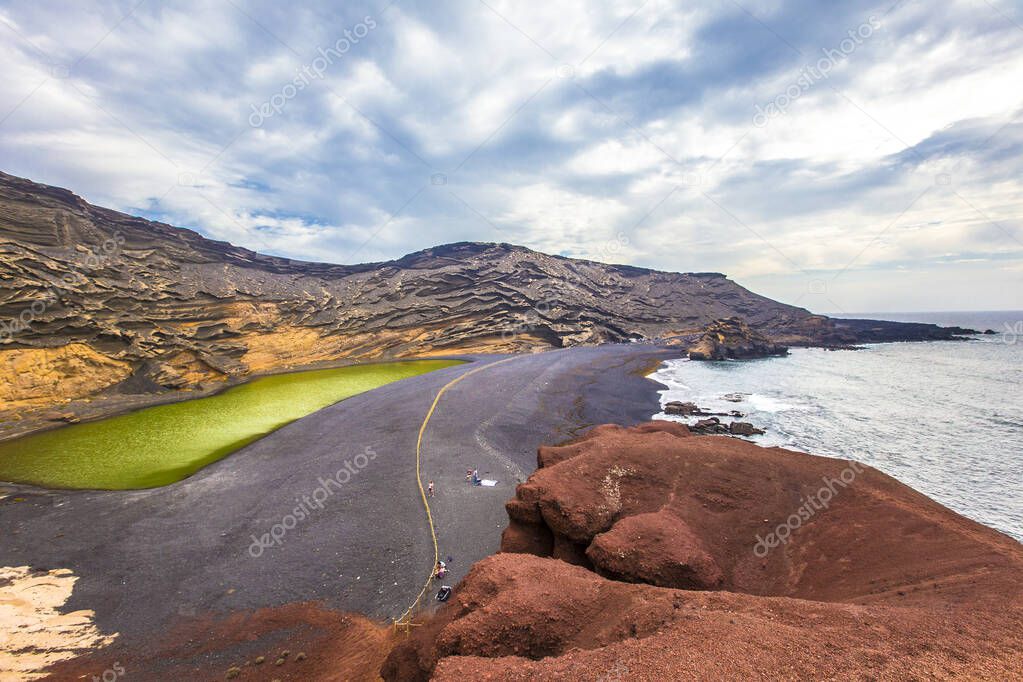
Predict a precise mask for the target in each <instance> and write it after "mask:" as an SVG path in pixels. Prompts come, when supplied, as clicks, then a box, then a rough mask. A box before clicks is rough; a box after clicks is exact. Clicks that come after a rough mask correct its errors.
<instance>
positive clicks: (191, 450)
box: [0, 360, 460, 490]
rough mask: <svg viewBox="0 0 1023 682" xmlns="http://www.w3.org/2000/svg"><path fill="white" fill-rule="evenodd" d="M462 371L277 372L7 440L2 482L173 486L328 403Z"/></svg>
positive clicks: (376, 367)
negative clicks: (210, 392)
mask: <svg viewBox="0 0 1023 682" xmlns="http://www.w3.org/2000/svg"><path fill="white" fill-rule="evenodd" d="M457 364H460V363H459V361H457V360H416V361H411V362H393V363H381V364H372V365H355V366H351V367H341V368H339V369H324V370H313V371H308V372H295V373H293V374H278V375H274V376H268V377H262V378H259V379H254V380H252V381H250V382H248V383H245V384H242V385H239V386H234V387H232V388H229V389H227V390H226V391H224V392H222V393H218V394H217V395H214V396H210V397H208V398H197V399H195V400H188V401H185V402H180V403H172V404H169V405H159V406H156V407H149V408H145V409H142V410H139V411H137V412H131V413H129V414H124V415H121V416H118V417H110V418H108V419H103V420H100V421H95V422H85V423H82V424H74V425H72V426H65V427H63V428H60V429H55V430H53V431H45V432H43V433H38V434H35V435H30V436H25V437H24V438H18V439H16V440H12V441H8V442H6V443H0V481H11V482H14V483H31V484H34V485H39V486H43V487H47V488H100V489H109V490H124V489H130V488H153V487H156V486H161V485H167V484H168V483H173V482H174V481H179V480H181V479H183V478H185V477H186V476H190V475H191V474H193V473H195V472H196V471H198V470H199V469H201V468H203V467H204V466H206V465H207V464H211V463H212V462H215V461H217V460H218V459H220V458H222V457H224V456H226V455H227V454H229V453H231V452H234V451H235V450H237V449H239V448H241V447H243V446H245V445H248V444H249V443H251V442H253V441H255V440H258V439H259V438H261V437H263V436H265V435H267V434H268V433H270V432H271V431H274V430H276V429H279V428H280V427H282V426H284V425H285V424H288V423H290V422H292V421H295V420H296V419H298V418H300V417H303V416H305V415H307V414H310V413H312V412H315V411H316V410H319V409H321V408H323V407H326V406H327V405H331V404H333V403H336V402H338V401H339V400H343V399H345V398H348V397H351V396H353V395H356V394H357V393H363V392H364V391H368V390H370V389H373V388H377V387H378V386H383V385H384V384H388V383H390V382H392V381H397V380H399V379H404V378H407V377H411V376H416V375H419V374H425V373H426V372H431V371H433V370H436V369H441V368H443V367H450V366H452V365H457Z"/></svg>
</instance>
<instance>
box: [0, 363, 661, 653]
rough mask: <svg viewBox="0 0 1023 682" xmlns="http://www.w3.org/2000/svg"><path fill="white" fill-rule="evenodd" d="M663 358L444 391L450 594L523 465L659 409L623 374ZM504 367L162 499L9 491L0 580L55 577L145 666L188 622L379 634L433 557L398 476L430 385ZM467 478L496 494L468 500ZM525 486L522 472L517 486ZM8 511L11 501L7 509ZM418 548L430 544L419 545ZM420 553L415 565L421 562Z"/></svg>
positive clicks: (440, 526) (272, 445)
mask: <svg viewBox="0 0 1023 682" xmlns="http://www.w3.org/2000/svg"><path fill="white" fill-rule="evenodd" d="M676 356H677V352H676V351H673V350H670V349H664V348H662V347H657V346H652V345H642V344H626V345H617V346H603V347H594V348H577V349H566V350H557V351H549V352H546V353H537V354H529V355H520V356H514V359H513V360H512V361H510V362H508V363H505V364H503V365H502V366H500V367H494V368H492V369H491V370H486V371H481V372H479V373H477V374H475V375H474V376H472V377H469V378H467V379H466V381H464V382H461V383H460V384H458V385H457V386H456V387H454V388H453V389H452V390H451V391H449V392H448V393H447V394H445V396H444V398H443V399H442V401H441V402H440V404H439V406H438V409H437V413H436V414H435V415H434V417H433V419H432V420H431V422H430V427H429V429H428V430H427V432H426V434H425V437H424V442H423V446H424V462H423V470H424V478H428V479H432V480H436V482H437V497H436V498H435V499H434V500H431V506H433V507H434V515H435V519H436V522H437V532H438V539H439V540H440V546H441V553H442V555H444V556H445V557H447V556H449V555H450V556H452V557H453V559H454V561H452V562H451V563H450V564H449V566H450V571H451V580H453V581H457V580H458V579H460V578H461V577H462V576H463V575H464V574H465V573H466V572H467V571H468V569H469V567H470V566H471V565H472V564H473V563H474V562H475V561H477V560H479V559H482V558H484V557H486V556H489V555H490V554H492V553H493V552H495V551H496V550H497V549H498V546H499V543H500V532H501V530H502V529H503V527H504V525H505V522H506V517H505V512H504V503H505V502H506V501H507V499H509V498H510V497H512V495H513V491H514V487H515V485H516V484H517V483H518V482H519V478H520V477H521V478H524V477H525V475H527V474H528V472H531V471H532V470H533V469H534V468H535V466H536V454H535V453H536V448H537V447H538V446H539V445H540V444H542V443H546V442H559V441H563V440H566V439H568V438H571V437H572V436H573V435H574V434H577V433H579V432H582V431H584V430H586V429H587V428H589V427H590V426H592V425H594V424H600V423H605V422H608V421H612V420H614V421H624V422H629V421H631V422H633V423H638V422H640V421H645V420H646V419H647V418H648V417H649V415H650V414H652V412H653V411H654V410H655V409H656V408H657V394H656V385H655V384H653V383H652V382H650V381H649V380H647V379H645V378H643V377H642V376H639V375H638V374H637V373H636V371H637V369H639V368H642V367H643V366H645V365H648V364H649V363H650V362H651V360H652V359H653V358H667V357H676ZM501 357H509V356H487V357H480V358H478V362H472V363H466V364H464V365H458V366H455V367H449V368H446V369H440V370H437V371H435V372H431V373H428V374H425V375H420V376H417V377H412V378H410V379H407V380H403V381H400V382H396V383H393V384H388V385H385V386H383V387H380V388H378V389H375V390H373V391H369V392H367V393H363V394H359V395H356V396H353V397H351V398H349V399H347V400H344V401H342V402H340V403H337V404H335V405H332V406H331V407H328V408H325V409H323V410H320V411H319V412H315V413H313V414H311V415H308V416H306V417H304V418H302V419H299V420H297V421H295V422H292V423H291V424H289V425H287V426H285V427H283V428H281V429H279V430H278V431H276V432H274V433H273V434H271V435H269V436H267V437H266V438H263V439H261V440H259V441H257V442H255V443H252V444H250V445H248V446H246V447H245V448H242V449H241V450H238V451H236V452H234V453H232V454H231V455H229V456H227V457H226V458H224V459H222V460H220V461H218V462H215V463H213V464H211V465H210V466H208V467H206V468H204V469H202V470H201V471H199V472H197V473H196V474H194V475H193V476H191V477H189V478H186V479H184V480H182V481H179V482H177V483H173V484H171V485H168V486H164V487H162V488H154V489H148V490H138V491H52V490H42V489H34V488H31V487H27V486H10V488H11V490H10V494H9V495H8V497H7V498H6V499H3V500H0V509H2V514H3V518H4V521H5V528H6V529H8V530H9V531H10V533H9V536H8V537H7V538H5V542H4V543H3V546H2V547H0V566H31V567H34V568H37V567H46V568H49V569H58V568H59V569H67V570H70V571H71V573H72V574H73V575H74V576H75V577H77V583H76V584H75V590H74V593H73V594H72V595H71V597H70V599H69V600H68V602H67V605H66V608H68V609H72V610H76V611H77V610H92V611H94V612H95V620H94V622H95V625H96V627H97V628H98V629H99V631H100V632H101V633H103V634H105V635H106V634H112V633H119V635H118V639H117V644H116V645H115V647H124V649H121V648H117V649H116V650H117V651H122V650H124V651H131V650H132V648H133V647H137V648H140V649H139V652H140V653H139V655H142V654H143V653H145V652H146V651H148V652H152V651H153V647H155V646H157V645H159V643H160V638H161V637H162V636H163V635H162V634H161V633H165V632H167V631H169V630H171V629H173V628H175V627H178V626H182V627H184V626H186V625H187V624H188V623H194V622H196V619H200V618H220V617H227V616H229V615H230V614H232V613H240V612H251V611H254V610H259V609H265V608H274V609H276V608H280V607H285V606H287V605H289V604H295V603H298V602H309V601H319V602H322V603H323V605H324V606H325V607H327V608H330V609H337V610H340V611H345V612H356V613H362V614H366V615H367V616H369V617H370V618H371V619H380V620H386V619H389V618H392V617H395V616H397V615H399V614H400V613H401V612H402V611H403V610H404V609H405V608H406V607H407V606H408V604H409V603H410V602H411V601H412V599H413V598H414V596H415V594H416V593H418V591H419V590H420V589H421V586H422V578H423V576H424V575H425V573H426V572H427V571H428V570H429V567H430V565H431V562H432V558H433V549H432V545H429V534H428V530H427V528H426V527H425V520H424V518H423V513H422V505H421V501H420V500H419V498H418V494H416V495H413V494H411V491H415V490H417V488H416V483H415V471H414V468H412V462H413V460H412V459H410V457H413V456H414V452H415V440H416V430H417V429H418V428H419V425H420V423H421V421H422V418H423V415H425V414H426V411H427V409H428V407H429V403H430V401H432V400H433V397H434V394H435V392H436V391H437V390H438V388H439V387H440V386H442V385H443V384H445V383H447V382H448V381H450V380H451V379H452V378H454V377H456V376H458V375H459V374H461V373H463V372H466V371H467V370H468V369H469V368H476V367H480V366H482V365H483V364H487V363H490V362H493V361H495V360H497V359H500V358H501ZM367 447H369V448H372V449H373V451H374V452H376V453H377V457H376V458H375V459H373V460H372V461H370V462H369V463H368V465H367V466H364V467H361V468H360V467H359V466H358V464H359V462H356V464H355V465H354V466H353V467H352V468H353V469H354V470H355V471H356V473H355V474H353V475H348V476H347V477H346V478H347V480H344V483H343V484H339V483H332V484H329V488H330V491H331V495H330V497H329V499H328V500H327V501H326V502H325V503H324V504H323V507H322V509H316V510H314V513H312V514H309V515H308V516H307V518H306V519H304V520H302V521H301V523H300V524H299V525H298V526H297V527H296V528H294V529H292V530H289V531H288V532H287V534H286V535H285V536H284V537H283V538H282V541H281V542H280V544H279V545H277V544H275V545H274V546H273V547H269V548H267V550H266V551H265V552H264V553H262V554H261V556H259V557H254V556H251V555H250V553H249V552H248V548H249V547H250V545H251V544H252V542H253V540H252V539H251V538H252V537H253V536H255V537H257V538H258V537H260V536H262V535H263V534H264V533H267V532H268V531H269V530H270V528H271V527H272V526H273V525H274V524H279V523H281V519H282V517H284V516H286V515H287V514H289V512H290V511H291V509H292V508H293V507H295V506H297V504H298V503H297V502H296V499H300V498H301V497H302V496H303V495H309V496H310V498H312V497H313V496H314V495H316V493H315V491H316V489H317V488H318V487H319V486H320V485H321V481H328V478H329V477H330V476H332V475H333V472H335V471H340V470H341V469H343V468H344V466H345V462H346V461H348V462H354V461H355V457H356V456H357V455H358V453H360V452H363V451H364V449H365V448H367ZM466 466H478V468H479V470H480V472H481V474H486V475H488V476H490V477H492V478H495V479H497V480H498V481H499V483H498V485H497V486H496V487H494V488H474V487H471V486H466V484H465V482H464V471H465V468H466ZM520 472H521V473H520ZM18 500H20V501H18ZM428 545H429V546H428ZM427 550H428V551H427Z"/></svg>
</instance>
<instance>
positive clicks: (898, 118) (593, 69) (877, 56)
mask: <svg viewBox="0 0 1023 682" xmlns="http://www.w3.org/2000/svg"><path fill="white" fill-rule="evenodd" d="M294 5H301V7H296V6H294ZM340 5H343V6H340ZM601 5H602V6H601ZM832 5H833V6H832ZM0 71H2V73H3V75H4V77H3V78H2V79H0V170H4V171H6V172H9V173H13V174H15V175H20V176H25V177H29V178H31V179H33V180H36V181H39V182H44V183H48V184H54V185H59V186H63V187H67V188H69V189H72V190H74V191H75V192H76V193H78V194H80V195H82V196H84V197H85V198H87V199H88V200H90V201H92V202H93V203H97V204H101V205H105V206H110V207H113V208H117V209H120V210H123V211H127V212H131V213H136V214H140V215H144V216H146V217H149V218H154V219H159V220H164V221H166V222H169V223H172V224H176V225H182V226H185V227H191V228H193V229H196V230H198V231H200V232H202V233H203V234H205V235H207V236H209V237H213V238H216V239H224V240H228V241H231V242H233V243H236V244H239V245H242V246H246V247H249V248H252V249H256V250H259V251H263V252H268V253H274V254H278V255H285V256H290V257H294V258H302V259H311V260H322V261H331V262H362V261H369V260H383V259H388V258H394V257H397V256H400V255H403V254H405V253H408V252H411V251H415V250H418V249H421V248H425V247H428V246H431V245H435V244H439V243H446V242H453V241H460V240H475V241H503V242H511V243H515V244H522V245H525V246H529V247H531V248H534V249H538V250H542V251H546V252H549V253H560V254H564V255H569V256H577V257H584V258H593V259H597V260H605V261H613V262H625V263H631V264H635V265H641V266H647V267H654V268H660V269H666V270H678V271H710V270H713V271H721V272H725V273H727V274H728V275H730V276H731V277H733V278H734V279H736V280H737V281H739V282H740V283H742V284H744V285H746V286H748V287H750V288H752V289H754V290H755V291H758V292H760V293H764V294H766V295H769V296H772V297H775V298H779V299H781V300H784V301H787V302H790V303H797V304H798V305H801V306H805V307H808V308H810V309H812V310H815V311H819V312H860V311H900V310H954V309H1020V308H1023V293H1021V292H1023V153H1021V152H1023V88H1021V84H1023V7H1021V5H1020V3H1018V2H1011V1H1009V0H977V1H965V0H963V1H954V0H950V1H948V2H935V1H933V0H927V1H925V0H905V1H903V2H896V3H895V4H894V5H893V4H891V3H890V2H880V3H871V2H857V1H851V0H850V1H846V2H841V3H827V6H825V3H821V2H819V1H817V0H806V1H793V2H780V1H763V0H739V1H738V2H733V1H731V0H722V1H713V0H712V1H709V2H670V1H668V0H647V1H645V2H644V0H616V1H615V2H606V3H600V5H598V3H594V2H584V1H583V0H578V1H563V0H549V1H547V2H543V3H537V2H530V3H523V2H511V1H504V0H460V1H452V2H447V1H444V0H429V1H423V2H413V1H412V0H396V1H395V2H390V3H389V0H366V1H364V2H359V1H356V2H346V3H323V4H317V3H281V2H270V1H267V2H253V1H248V0H224V1H220V0H206V1H197V2H188V1H185V0H182V1H180V2H167V3H164V2H156V1H155V0H143V1H142V2H139V1H138V0H131V1H128V2H105V3H104V2H93V3H86V2H80V3H67V2H47V1H45V0H15V1H13V2H11V1H4V2H0Z"/></svg>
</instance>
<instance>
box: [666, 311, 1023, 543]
mask: <svg viewBox="0 0 1023 682" xmlns="http://www.w3.org/2000/svg"><path fill="white" fill-rule="evenodd" d="M851 317H864V318H871V319H887V320H897V321H905V322H932V323H935V324H942V325H958V326H962V327H968V328H973V329H980V330H984V329H993V330H995V331H996V332H998V333H997V334H994V335H988V336H979V337H976V338H973V339H971V340H969V341H936V342H925V343H888V344H871V345H868V346H866V347H864V348H863V349H861V350H855V351H826V350H821V349H814V348H797V349H792V351H791V354H790V355H789V356H788V357H782V358H768V359H763V360H745V361H728V362H717V363H710V362H690V361H688V360H684V359H680V360H670V361H668V362H667V363H665V365H663V366H662V367H661V368H660V369H659V370H658V371H657V372H655V373H654V374H653V375H652V377H651V378H653V379H656V380H657V381H659V382H661V383H663V384H664V385H666V386H667V387H668V388H667V389H665V390H663V391H661V396H660V399H661V405H662V407H663V405H664V404H665V403H667V402H668V401H671V400H682V401H692V402H695V403H696V404H697V405H699V406H700V407H703V408H705V409H708V410H711V411H714V412H727V411H729V410H739V411H741V412H743V413H745V414H746V416H745V417H744V418H743V421H749V422H752V423H753V424H754V425H756V426H758V427H760V428H762V429H765V430H766V433H765V434H764V435H762V436H754V437H752V438H751V439H750V440H753V441H754V442H756V443H759V444H761V445H767V446H770V445H778V446H781V447H785V448H789V449H792V450H800V451H803V452H810V453H814V454H818V455H827V456H831V457H841V458H845V459H854V460H857V461H860V462H863V463H865V464H869V465H871V466H873V467H876V468H877V469H880V470H881V471H883V472H885V473H887V474H889V475H891V476H893V477H895V478H896V479H898V480H899V481H902V482H903V483H905V484H907V485H909V486H911V487H913V488H915V489H916V490H919V491H920V492H922V493H924V494H926V495H928V496H929V497H931V498H933V499H934V500H937V501H938V502H940V503H942V504H943V505H945V506H947V507H949V508H951V509H953V510H955V511H957V512H959V513H960V514H962V515H964V516H967V517H969V518H972V519H974V520H976V521H979V522H981V523H983V524H985V525H988V526H990V527H992V528H995V529H997V530H1000V531H1002V532H1003V533H1006V534H1008V535H1010V536H1012V537H1014V538H1016V539H1017V540H1019V541H1021V542H1023V311H1010V312H1005V311H997V312H963V313H959V312H949V313H900V314H892V313H862V314H857V315H854V316H851ZM734 393H738V394H741V395H742V401H741V402H729V401H727V400H725V399H724V398H723V396H724V395H726V394H734ZM655 418H657V419H671V420H675V421H681V422H687V421H693V418H685V417H674V416H668V415H665V414H663V413H659V414H657V415H655ZM726 421H727V420H726Z"/></svg>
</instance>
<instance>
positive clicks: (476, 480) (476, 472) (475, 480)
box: [472, 469, 482, 485]
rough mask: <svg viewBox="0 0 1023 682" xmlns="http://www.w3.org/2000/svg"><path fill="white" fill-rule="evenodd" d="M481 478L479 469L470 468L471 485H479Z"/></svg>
mask: <svg viewBox="0 0 1023 682" xmlns="http://www.w3.org/2000/svg"><path fill="white" fill-rule="evenodd" d="M481 480H482V479H480V470H479V469H473V470H472V484H473V485H479V484H480V481H481Z"/></svg>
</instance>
